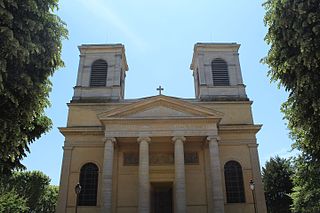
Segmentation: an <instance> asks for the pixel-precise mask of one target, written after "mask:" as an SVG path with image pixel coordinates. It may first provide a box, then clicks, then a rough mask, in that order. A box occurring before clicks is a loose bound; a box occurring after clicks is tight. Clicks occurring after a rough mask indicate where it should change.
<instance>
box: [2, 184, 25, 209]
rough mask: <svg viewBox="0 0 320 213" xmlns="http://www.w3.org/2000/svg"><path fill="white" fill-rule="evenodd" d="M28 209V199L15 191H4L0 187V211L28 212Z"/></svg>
mask: <svg viewBox="0 0 320 213" xmlns="http://www.w3.org/2000/svg"><path fill="white" fill-rule="evenodd" d="M28 209H29V208H28V207H27V204H26V200H25V199H24V198H22V197H19V195H18V194H17V193H16V192H15V191H3V190H1V188H0V213H8V212H19V213H27V212H28Z"/></svg>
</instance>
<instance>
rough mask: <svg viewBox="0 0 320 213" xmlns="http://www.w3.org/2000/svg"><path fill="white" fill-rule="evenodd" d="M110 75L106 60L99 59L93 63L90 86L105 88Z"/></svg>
mask: <svg viewBox="0 0 320 213" xmlns="http://www.w3.org/2000/svg"><path fill="white" fill-rule="evenodd" d="M107 75H108V64H107V62H106V61H105V60H102V59H99V60H96V61H94V62H93V63H92V66H91V76H90V86H91V87H105V86H106V82H107Z"/></svg>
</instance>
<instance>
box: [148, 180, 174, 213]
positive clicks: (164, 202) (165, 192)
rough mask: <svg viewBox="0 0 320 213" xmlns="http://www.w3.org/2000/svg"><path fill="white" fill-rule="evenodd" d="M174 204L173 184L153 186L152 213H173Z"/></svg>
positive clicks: (156, 184)
mask: <svg viewBox="0 0 320 213" xmlns="http://www.w3.org/2000/svg"><path fill="white" fill-rule="evenodd" d="M172 203H173V202H172V183H154V184H152V191H151V209H152V213H172V212H173V211H172Z"/></svg>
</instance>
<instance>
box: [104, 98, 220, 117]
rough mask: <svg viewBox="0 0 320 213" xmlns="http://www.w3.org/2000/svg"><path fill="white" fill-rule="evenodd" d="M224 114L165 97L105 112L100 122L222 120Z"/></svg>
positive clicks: (146, 99)
mask: <svg viewBox="0 0 320 213" xmlns="http://www.w3.org/2000/svg"><path fill="white" fill-rule="evenodd" d="M222 116H223V113H221V112H218V111H215V110H212V109H208V108H205V107H201V106H199V105H196V104H193V103H190V102H189V101H185V100H181V99H178V98H172V97H168V96H164V95H159V96H154V97H151V98H145V99H141V100H140V101H138V102H134V103H132V104H129V105H126V106H123V107H120V108H117V109H113V110H111V111H107V112H103V113H101V114H99V115H98V117H99V119H100V120H108V119H117V118H118V119H125V118H126V119H170V118H193V117H194V118H222Z"/></svg>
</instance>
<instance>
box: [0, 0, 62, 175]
mask: <svg viewBox="0 0 320 213" xmlns="http://www.w3.org/2000/svg"><path fill="white" fill-rule="evenodd" d="M57 4H58V0H26V1H15V0H0V17H1V18H0V47H1V48H0V112H1V115H0V173H10V171H12V169H13V168H24V166H23V165H22V164H21V162H20V160H21V159H22V158H23V157H25V156H26V152H28V151H29V148H28V145H29V144H30V143H32V142H34V141H35V140H36V139H37V138H39V137H40V136H41V134H42V133H44V132H46V131H48V130H49V129H50V127H51V121H50V119H49V118H48V117H46V116H45V114H44V109H45V108H46V107H48V106H49V100H48V95H49V92H50V90H51V82H50V80H49V77H50V76H51V75H52V74H53V73H54V71H55V70H56V69H58V68H59V67H61V66H63V61H62V60H61V57H60V55H61V40H62V39H63V38H66V36H67V31H66V29H65V24H64V23H63V22H62V21H61V20H60V18H59V17H58V16H57V15H55V14H54V10H56V9H57Z"/></svg>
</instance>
